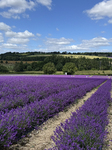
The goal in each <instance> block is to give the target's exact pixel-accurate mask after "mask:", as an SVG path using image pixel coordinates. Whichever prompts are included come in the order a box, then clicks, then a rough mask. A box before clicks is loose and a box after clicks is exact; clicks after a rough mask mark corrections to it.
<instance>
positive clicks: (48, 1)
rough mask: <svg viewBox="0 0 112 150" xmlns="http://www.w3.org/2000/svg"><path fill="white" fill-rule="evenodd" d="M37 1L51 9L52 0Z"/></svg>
mask: <svg viewBox="0 0 112 150" xmlns="http://www.w3.org/2000/svg"><path fill="white" fill-rule="evenodd" d="M37 3H40V4H42V5H44V6H46V7H47V8H48V9H49V10H51V4H52V0H37Z"/></svg>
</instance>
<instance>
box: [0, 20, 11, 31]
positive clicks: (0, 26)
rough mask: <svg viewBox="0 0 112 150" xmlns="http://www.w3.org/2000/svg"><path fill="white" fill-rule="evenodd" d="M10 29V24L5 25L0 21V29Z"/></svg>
mask: <svg viewBox="0 0 112 150" xmlns="http://www.w3.org/2000/svg"><path fill="white" fill-rule="evenodd" d="M10 29H11V27H10V26H8V25H6V24H5V23H3V22H0V30H2V31H9V30H10Z"/></svg>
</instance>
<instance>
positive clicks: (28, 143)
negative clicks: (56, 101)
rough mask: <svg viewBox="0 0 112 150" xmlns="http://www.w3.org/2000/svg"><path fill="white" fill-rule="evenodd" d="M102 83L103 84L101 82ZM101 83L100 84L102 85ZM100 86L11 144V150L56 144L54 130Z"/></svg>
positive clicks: (43, 147) (37, 148)
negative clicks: (37, 128) (53, 137)
mask: <svg viewBox="0 0 112 150" xmlns="http://www.w3.org/2000/svg"><path fill="white" fill-rule="evenodd" d="M101 85H102V84H101ZM101 85H100V86H101ZM97 89H98V88H95V89H93V90H92V91H91V92H88V93H86V95H85V96H84V97H83V98H82V99H79V100H78V103H77V104H71V105H69V106H68V107H66V108H67V111H66V112H65V111H63V112H60V113H59V116H58V117H57V116H54V117H53V118H50V119H49V120H47V121H46V122H45V123H43V124H42V125H41V126H40V129H39V130H35V129H34V130H33V131H31V132H30V133H29V134H28V135H30V137H25V138H22V139H21V140H19V141H18V142H17V144H13V145H12V146H10V148H9V150H44V149H45V148H46V149H48V148H51V147H53V146H54V145H55V143H54V142H53V141H52V139H51V136H53V135H54V132H53V131H54V130H55V129H56V127H57V126H58V125H60V124H61V123H63V122H65V121H66V119H68V118H70V116H71V114H72V112H75V111H76V110H77V109H78V108H79V107H81V106H82V105H83V104H84V102H85V101H86V100H87V99H88V98H90V97H91V96H92V94H94V93H95V92H96V91H97Z"/></svg>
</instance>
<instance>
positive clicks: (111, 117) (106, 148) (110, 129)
mask: <svg viewBox="0 0 112 150" xmlns="http://www.w3.org/2000/svg"><path fill="white" fill-rule="evenodd" d="M111 98H112V90H111ZM108 119H109V124H108V126H107V127H106V129H108V132H109V133H108V134H107V139H106V142H107V143H106V144H105V145H104V146H103V148H102V150H112V141H110V140H112V103H111V104H110V106H109V108H108ZM107 145H109V146H107Z"/></svg>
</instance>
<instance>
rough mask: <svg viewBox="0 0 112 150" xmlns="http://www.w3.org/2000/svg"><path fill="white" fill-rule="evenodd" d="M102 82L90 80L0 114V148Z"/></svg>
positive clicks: (6, 145)
mask: <svg viewBox="0 0 112 150" xmlns="http://www.w3.org/2000/svg"><path fill="white" fill-rule="evenodd" d="M33 79H34V77H33ZM67 80H70V79H67ZM83 80H84V79H83ZM83 80H82V81H83ZM24 81H25V79H24ZM61 81H62V80H60V82H61ZM75 81H77V80H76V79H74V81H73V80H72V82H75ZM86 81H87V80H86ZM104 81H105V79H101V80H100V79H97V80H96V79H95V80H94V82H93V80H91V79H90V80H88V83H87V84H83V85H81V86H78V87H76V88H71V89H67V90H65V91H61V92H59V93H54V94H52V95H50V96H48V97H46V98H44V99H41V101H38V100H37V101H34V102H31V103H30V104H26V105H25V106H24V107H17V108H16V109H13V108H12V109H11V110H10V111H8V112H6V113H5V114H4V113H3V114H2V113H1V119H0V147H8V146H10V145H11V144H13V143H14V142H16V141H18V140H19V139H20V138H22V137H24V136H25V135H26V134H27V133H28V132H30V131H31V130H32V129H34V128H36V129H38V127H39V125H40V124H42V123H43V122H44V121H46V120H47V119H49V118H50V117H53V116H54V115H56V114H57V115H58V113H59V112H60V111H63V110H64V108H65V107H66V106H68V105H69V104H71V103H75V102H76V101H77V99H79V98H81V97H82V96H84V95H85V94H86V92H88V91H90V90H92V89H93V88H95V87H97V86H98V85H100V84H101V83H102V82H104ZM23 84H24V82H23ZM6 85H7V84H6ZM21 85H22V84H21Z"/></svg>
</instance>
